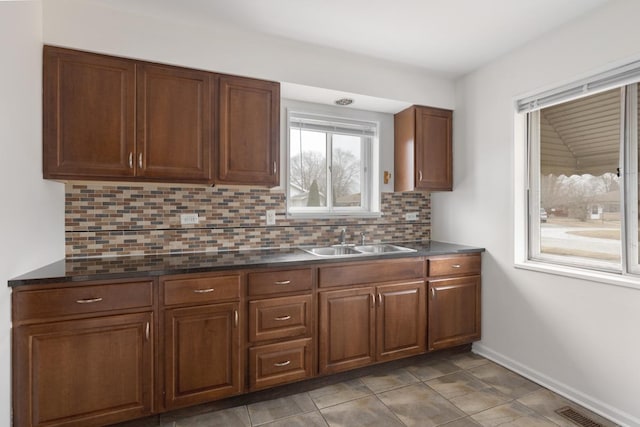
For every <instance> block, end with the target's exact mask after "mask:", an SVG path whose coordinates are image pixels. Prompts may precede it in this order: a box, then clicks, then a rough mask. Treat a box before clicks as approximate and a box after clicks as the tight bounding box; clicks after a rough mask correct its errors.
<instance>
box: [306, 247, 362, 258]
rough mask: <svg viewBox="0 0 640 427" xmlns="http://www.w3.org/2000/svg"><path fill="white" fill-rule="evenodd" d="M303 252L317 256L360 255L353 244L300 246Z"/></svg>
mask: <svg viewBox="0 0 640 427" xmlns="http://www.w3.org/2000/svg"><path fill="white" fill-rule="evenodd" d="M300 249H302V250H303V251H305V252H308V253H310V254H313V255H318V256H332V257H333V256H346V255H361V252H358V251H356V250H355V249H354V248H353V246H346V245H335V246H318V247H313V248H300Z"/></svg>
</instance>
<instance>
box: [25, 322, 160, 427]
mask: <svg viewBox="0 0 640 427" xmlns="http://www.w3.org/2000/svg"><path fill="white" fill-rule="evenodd" d="M151 325H152V315H151V313H139V314H127V315H120V316H109V317H101V318H92V319H84V320H74V321H66V322H57V323H48V324H42V325H30V326H20V327H18V328H16V330H15V331H14V359H13V360H14V362H13V363H14V372H15V374H14V375H15V376H14V391H13V393H14V416H15V419H14V424H15V425H16V426H44V425H46V426H98V425H105V424H111V423H116V422H119V421H124V420H127V419H131V418H137V417H141V416H144V415H147V414H150V413H151V411H152V406H151V402H152V375H153V361H152V357H153V348H152V344H151V342H152V338H151V336H150V335H151V332H152V331H151Z"/></svg>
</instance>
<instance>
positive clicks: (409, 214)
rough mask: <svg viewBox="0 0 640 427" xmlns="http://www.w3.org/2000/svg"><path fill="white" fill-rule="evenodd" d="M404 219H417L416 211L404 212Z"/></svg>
mask: <svg viewBox="0 0 640 427" xmlns="http://www.w3.org/2000/svg"><path fill="white" fill-rule="evenodd" d="M404 219H405V220H406V221H417V220H418V212H407V213H406V214H404Z"/></svg>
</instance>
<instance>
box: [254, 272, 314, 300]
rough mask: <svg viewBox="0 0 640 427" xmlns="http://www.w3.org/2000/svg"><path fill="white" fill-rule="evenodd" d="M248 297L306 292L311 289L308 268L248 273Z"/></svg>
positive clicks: (310, 276) (310, 277) (310, 275)
mask: <svg viewBox="0 0 640 427" xmlns="http://www.w3.org/2000/svg"><path fill="white" fill-rule="evenodd" d="M248 283H249V295H251V296H256V295H270V294H276V293H282V292H296V291H306V290H309V289H311V288H312V287H313V275H312V271H311V269H310V268H305V269H301V270H280V271H264V272H257V273H249V276H248Z"/></svg>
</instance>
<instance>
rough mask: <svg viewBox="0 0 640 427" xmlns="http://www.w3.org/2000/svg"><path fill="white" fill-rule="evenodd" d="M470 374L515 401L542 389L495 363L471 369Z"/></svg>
mask: <svg viewBox="0 0 640 427" xmlns="http://www.w3.org/2000/svg"><path fill="white" fill-rule="evenodd" d="M468 372H469V373H470V374H471V375H473V376H474V377H476V378H478V379H480V380H481V381H482V382H484V383H486V384H489V385H490V386H491V387H493V388H495V389H496V390H498V391H499V392H500V393H502V394H504V395H507V396H509V397H511V398H513V399H517V398H519V397H522V396H524V395H526V394H529V393H531V392H534V391H536V390H539V389H540V386H539V385H538V384H536V383H534V382H532V381H529V380H528V379H526V378H524V377H521V376H520V375H518V374H516V373H515V372H512V371H510V370H508V369H506V368H503V367H502V366H500V365H497V364H495V363H493V362H490V363H488V364H485V365H482V366H478V367H476V368H472V369H469V370H468Z"/></svg>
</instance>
